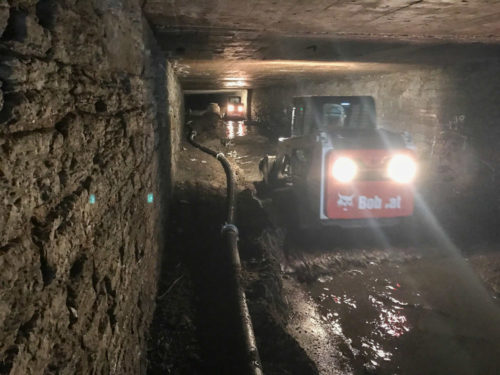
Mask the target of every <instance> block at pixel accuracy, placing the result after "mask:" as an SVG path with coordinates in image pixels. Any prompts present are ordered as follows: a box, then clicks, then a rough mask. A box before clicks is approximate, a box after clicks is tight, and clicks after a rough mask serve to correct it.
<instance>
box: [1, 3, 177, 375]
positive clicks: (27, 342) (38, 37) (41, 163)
mask: <svg viewBox="0 0 500 375" xmlns="http://www.w3.org/2000/svg"><path fill="white" fill-rule="evenodd" d="M0 36H1V39H0V48H1V53H0V267H1V272H0V296H1V297H0V327H1V329H0V373H3V374H23V375H25V374H42V373H43V374H56V373H57V374H85V373H92V374H139V373H145V368H146V363H145V360H146V333H147V330H148V328H149V324H150V321H151V318H152V313H153V309H154V297H155V294H156V283H157V277H158V268H159V261H158V258H159V252H160V248H161V246H160V245H159V243H160V241H159V239H160V233H159V232H160V229H161V225H162V220H163V219H164V215H162V213H164V212H165V206H166V201H167V200H168V194H169V192H170V190H171V187H172V180H173V175H174V174H175V168H174V165H175V158H174V157H173V155H175V154H176V150H177V147H178V146H176V144H177V142H178V141H179V137H180V131H181V130H180V129H181V127H180V126H179V125H180V124H181V123H182V112H181V111H182V93H181V90H180V85H179V83H178V81H177V79H176V78H175V76H174V73H173V70H172V68H171V67H170V65H169V64H167V63H166V61H165V60H164V59H163V57H162V55H161V54H160V53H159V52H158V48H157V46H156V43H155V41H154V38H153V36H152V33H151V31H150V30H149V27H148V25H147V23H146V22H145V20H144V18H143V16H142V11H141V8H140V1H138V0H115V1H109V0H107V1H101V0H96V1H79V2H75V1H73V0H63V1H55V0H38V1H37V0H10V1H9V2H8V3H7V2H5V1H2V2H1V3H0ZM166 86H168V95H167V92H166V90H165V88H166ZM160 176H161V177H162V178H160ZM149 193H152V194H154V203H153V204H148V202H147V195H148V194H149ZM94 198H95V203H94V202H93V199H94ZM92 203H94V204H92ZM161 232H163V231H161Z"/></svg>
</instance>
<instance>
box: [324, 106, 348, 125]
mask: <svg viewBox="0 0 500 375" xmlns="http://www.w3.org/2000/svg"><path fill="white" fill-rule="evenodd" d="M345 118H346V113H345V110H344V107H342V105H340V104H337V103H325V104H323V108H322V121H321V125H322V127H323V128H325V129H332V128H333V129H335V128H343V127H344V121H345Z"/></svg>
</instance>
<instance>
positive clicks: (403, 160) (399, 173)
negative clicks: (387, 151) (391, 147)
mask: <svg viewBox="0 0 500 375" xmlns="http://www.w3.org/2000/svg"><path fill="white" fill-rule="evenodd" d="M387 174H388V175H389V178H391V179H392V180H394V181H396V182H400V183H409V182H412V181H413V180H414V179H415V176H416V175H417V163H416V162H415V160H414V159H413V158H412V157H411V156H408V155H402V154H400V155H396V156H393V157H392V159H391V160H390V161H389V164H388V165H387Z"/></svg>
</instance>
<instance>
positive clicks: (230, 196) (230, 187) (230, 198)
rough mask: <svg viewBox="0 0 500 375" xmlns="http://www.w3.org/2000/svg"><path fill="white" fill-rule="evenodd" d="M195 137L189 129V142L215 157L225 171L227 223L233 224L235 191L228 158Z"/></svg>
mask: <svg viewBox="0 0 500 375" xmlns="http://www.w3.org/2000/svg"><path fill="white" fill-rule="evenodd" d="M195 137H196V132H195V131H193V130H191V131H190V134H189V142H190V143H191V144H192V145H193V146H194V147H196V148H199V149H200V150H201V151H203V152H206V153H207V154H209V155H212V156H213V157H215V158H216V159H217V160H219V162H220V163H221V164H222V166H223V167H224V172H226V181H227V182H226V184H227V218H226V222H227V224H234V220H235V213H236V191H235V189H234V174H233V170H232V169H231V164H230V163H229V160H227V158H226V157H225V156H224V154H223V153H222V152H216V151H214V150H212V149H209V148H208V147H205V146H203V145H201V144H199V143H198V142H196V141H195V140H194V138H195Z"/></svg>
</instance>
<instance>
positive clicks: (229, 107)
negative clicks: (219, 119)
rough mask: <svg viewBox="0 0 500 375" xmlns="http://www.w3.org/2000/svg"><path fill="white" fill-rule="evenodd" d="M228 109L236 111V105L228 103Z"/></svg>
mask: <svg viewBox="0 0 500 375" xmlns="http://www.w3.org/2000/svg"><path fill="white" fill-rule="evenodd" d="M227 110H228V111H229V112H233V111H234V105H233V104H228V105H227Z"/></svg>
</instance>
